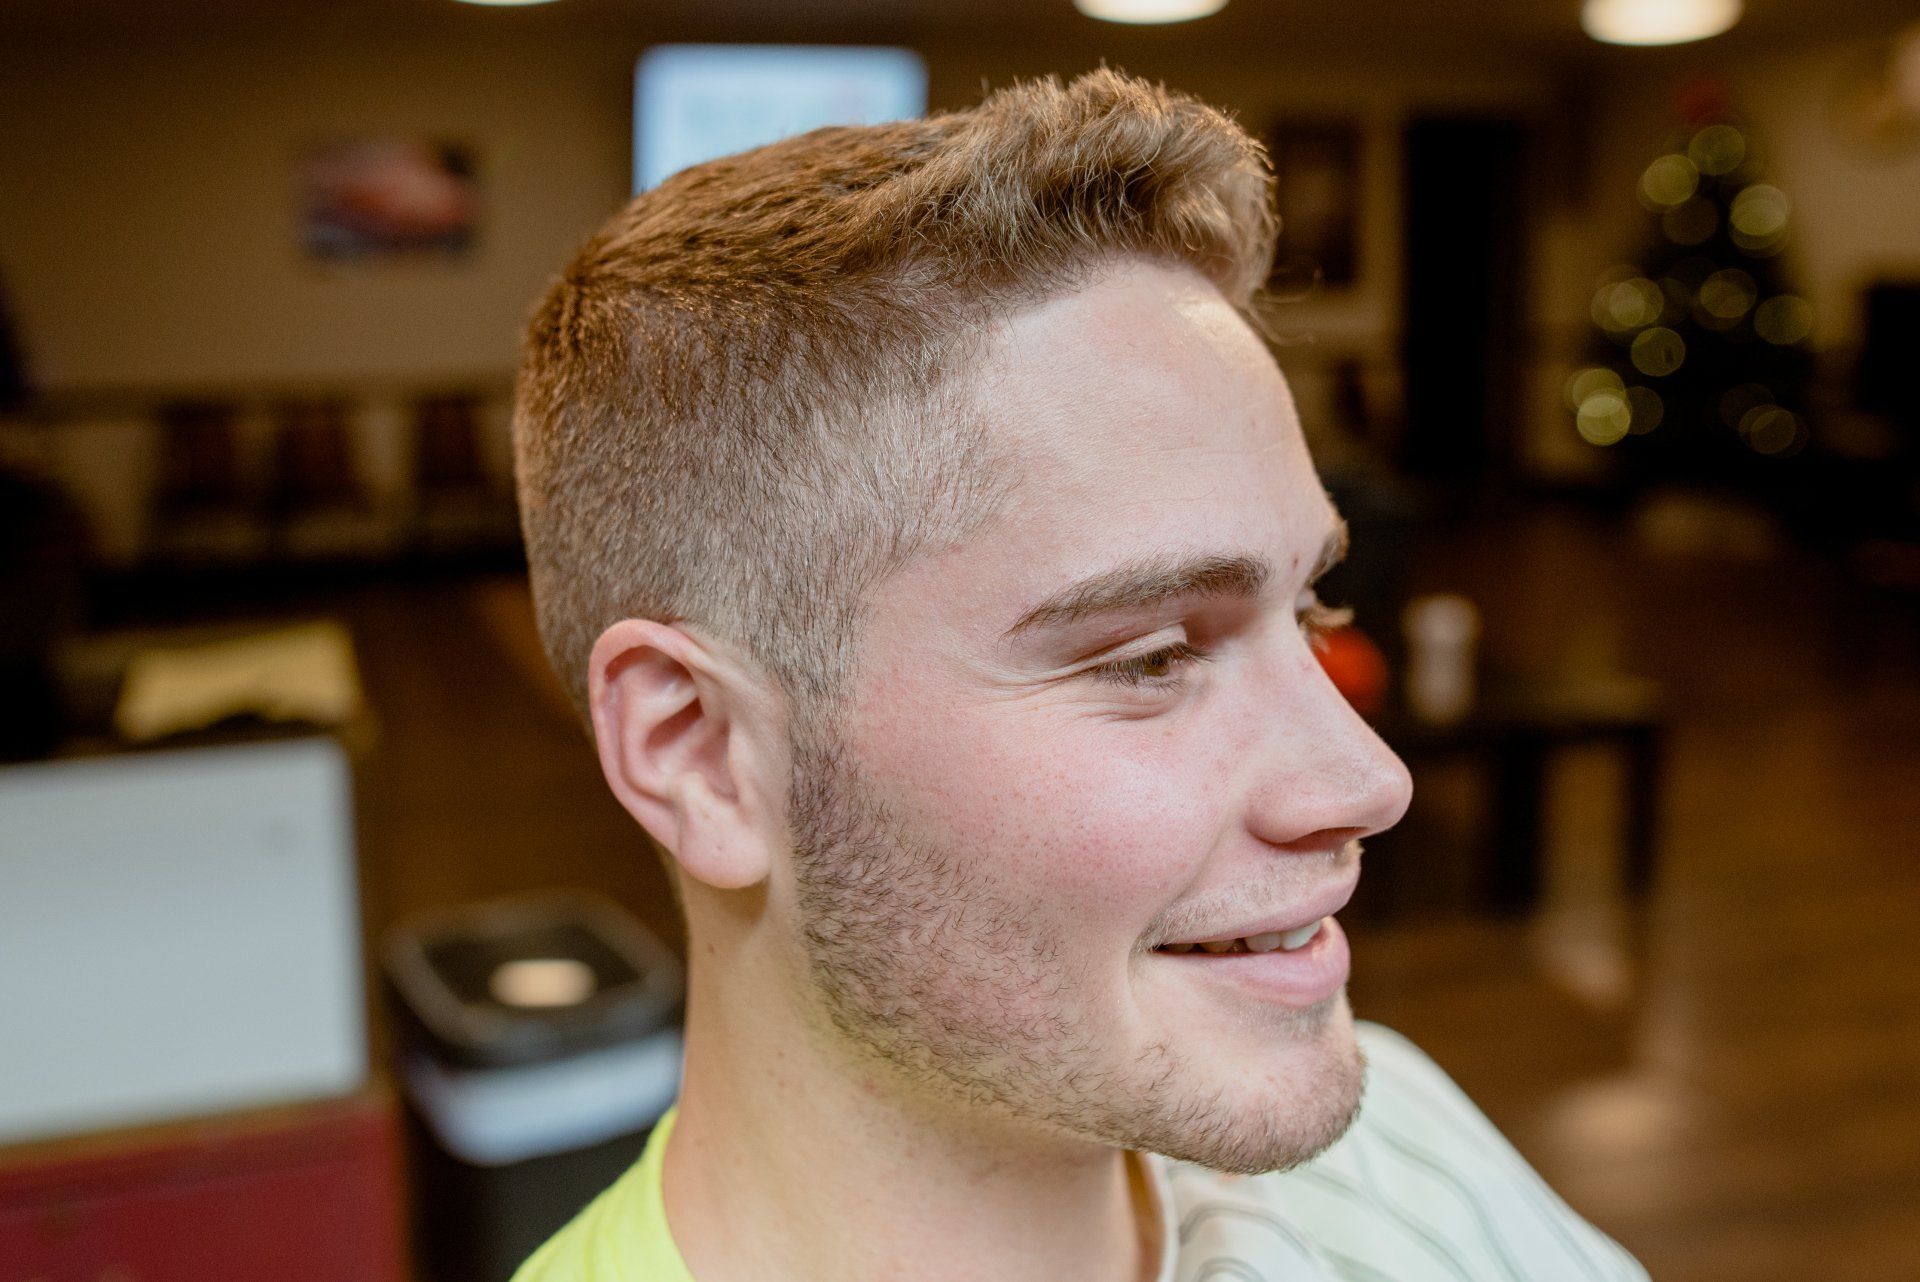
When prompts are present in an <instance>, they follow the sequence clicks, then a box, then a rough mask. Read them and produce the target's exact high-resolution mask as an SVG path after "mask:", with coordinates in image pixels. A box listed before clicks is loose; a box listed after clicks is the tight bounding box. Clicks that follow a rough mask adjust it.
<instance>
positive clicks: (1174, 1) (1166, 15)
mask: <svg viewBox="0 0 1920 1282" xmlns="http://www.w3.org/2000/svg"><path fill="white" fill-rule="evenodd" d="M1073 7H1074V8H1076V9H1078V10H1079V11H1080V12H1081V13H1084V14H1086V15H1087V16H1088V17H1089V18H1098V19H1100V20H1101V21H1102V22H1132V23H1153V22H1191V21H1193V20H1194V19H1195V18H1206V17H1210V16H1212V15H1213V14H1216V13H1219V12H1220V11H1221V10H1222V9H1224V8H1226V7H1227V0H1073Z"/></svg>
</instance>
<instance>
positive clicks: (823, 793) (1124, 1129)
mask: <svg viewBox="0 0 1920 1282" xmlns="http://www.w3.org/2000/svg"><path fill="white" fill-rule="evenodd" d="M793 763H794V765H793V778H792V787H791V792H790V794H789V796H790V826H791V830H792V834H793V842H794V868H795V879H796V886H797V897H798V907H799V912H800V936H801V938H800V944H801V948H802V951H803V953H804V957H805V962H806V968H807V976H808V980H809V983H810V986H811V988H812V990H813V992H814V994H815V996H817V998H818V1003H817V1005H818V1009H819V1010H820V1012H821V1013H822V1014H824V1015H825V1017H826V1021H825V1022H826V1025H827V1026H828V1027H829V1028H830V1030H831V1031H832V1032H833V1033H834V1034H837V1035H838V1037H839V1038H840V1039H841V1041H842V1042H843V1043H844V1044H845V1045H846V1046H847V1047H849V1048H850V1049H852V1050H853V1051H854V1052H855V1053H856V1054H858V1055H861V1056H863V1057H865V1058H868V1059H869V1060H872V1061H877V1062H878V1063H879V1064H880V1065H882V1066H884V1067H885V1068H886V1069H888V1070H890V1071H891V1072H892V1073H893V1074H894V1075H895V1077H896V1078H897V1079H898V1080H899V1081H901V1082H902V1083H903V1084H905V1085H907V1086H909V1087H911V1088H915V1089H917V1090H919V1091H922V1092H926V1093H930V1094H932V1095H934V1096H936V1097H938V1098H942V1099H944V1100H945V1101H947V1102H949V1103H960V1104H963V1105H966V1106H970V1107H973V1108H979V1109H987V1110H991V1111H992V1112H993V1113H995V1114H997V1115H999V1117H1000V1118H1002V1119H1005V1120H1012V1121H1016V1122H1025V1123H1027V1124H1029V1125H1032V1126H1034V1127H1036V1128H1037V1129H1044V1130H1050V1131H1053V1132H1055V1133H1056V1134H1064V1135H1066V1136H1070V1137H1073V1138H1077V1139H1080V1140H1090V1141H1094V1142H1098V1143H1100V1144H1102V1145H1105V1146H1108V1147H1113V1148H1124V1149H1135V1150H1141V1151H1145V1152H1153V1153H1160V1154H1164V1155H1166V1156H1168V1157H1171V1158H1175V1159H1177V1160H1180V1161H1187V1162H1193V1163H1196V1164H1198V1165H1201V1166H1206V1167H1210V1168H1212V1169H1214V1170H1220V1171H1230V1172H1236V1173H1241V1174H1254V1173H1258V1172H1262V1171H1273V1170H1284V1169H1287V1168H1290V1167H1293V1166H1297V1165H1299V1164H1301V1163H1302V1162H1305V1161H1308V1160H1310V1159H1311V1158H1312V1157H1314V1156H1316V1155H1317V1154H1319V1153H1320V1152H1322V1151H1323V1150H1325V1149H1326V1148H1327V1147H1329V1146H1330V1145H1332V1144H1333V1143H1334V1142H1335V1141H1336V1140H1338V1139H1339V1138H1340V1137H1341V1136H1342V1135H1343V1134H1345V1132H1346V1130H1347V1128H1348V1127H1349V1126H1350V1125H1351V1124H1352V1122H1353V1120H1354V1118H1355V1117H1356V1116H1357V1114H1358V1110H1359V1105H1360V1097H1361V1091H1362V1083H1363V1078H1364V1072H1365V1065H1366V1061H1365V1058H1364V1056H1363V1055H1362V1054H1361V1052H1360V1049H1359V1047H1358V1046H1357V1045H1356V1044H1355V1043H1354V1041H1353V1035H1352V1028H1351V1015H1350V1013H1349V1011H1348V1009H1347V1005H1346V996H1345V993H1344V991H1343V992H1341V993H1338V994H1336V995H1335V996H1333V997H1331V998H1329V999H1327V1000H1326V1001H1325V1002H1322V1003H1320V1004H1318V1005H1316V1006H1314V1007H1312V1008H1311V1009H1309V1010H1307V1011H1303V1012H1301V1013H1300V1014H1299V1016H1298V1018H1297V1019H1295V1020H1294V1021H1293V1022H1292V1023H1291V1025H1290V1026H1289V1027H1288V1029H1287V1030H1286V1036H1285V1038H1284V1040H1285V1041H1286V1042H1287V1043H1290V1044H1297V1045H1319V1046H1322V1047H1325V1048H1328V1049H1327V1050H1326V1051H1325V1052H1323V1053H1321V1054H1319V1055H1316V1056H1311V1057H1308V1062H1309V1063H1310V1064H1312V1065H1313V1066H1314V1068H1315V1070H1316V1071H1314V1073H1313V1079H1314V1080H1311V1081H1303V1082H1299V1083H1297V1084H1295V1085H1296V1089H1295V1090H1293V1091H1292V1092H1291V1093H1290V1096H1289V1097H1287V1098H1281V1099H1275V1098H1273V1096H1272V1095H1271V1093H1270V1092H1269V1093H1263V1094H1261V1095H1260V1097H1259V1098H1257V1099H1246V1098H1242V1099H1234V1098H1231V1097H1230V1096H1231V1095H1232V1094H1234V1092H1230V1091H1229V1089H1228V1088H1227V1087H1224V1086H1214V1085H1210V1084H1209V1080H1208V1077H1207V1075H1206V1074H1204V1073H1203V1072H1200V1071H1199V1066H1198V1065H1196V1064H1194V1063H1193V1062H1192V1061H1191V1059H1190V1058H1189V1057H1188V1056H1187V1055H1185V1054H1184V1053H1183V1052H1182V1050H1181V1049H1180V1048H1179V1047H1176V1046H1174V1045H1173V1044H1171V1042H1170V1041H1156V1042H1153V1043H1150V1044H1148V1045H1146V1046H1145V1047H1142V1048H1138V1049H1136V1050H1133V1051H1131V1052H1130V1051H1128V1050H1127V1049H1126V1048H1123V1047H1117V1046H1115V1045H1114V1044H1113V1043H1112V1042H1111V1041H1110V1040H1109V1039H1108V1038H1107V1037H1104V1036H1103V1034H1102V1029H1101V1021H1100V1020H1099V1019H1098V1018H1097V1017H1096V1016H1097V1012H1094V1011H1090V1010H1088V1009H1087V1008H1085V1007H1084V1006H1082V1005H1080V1004H1079V1002H1078V1001H1077V995H1078V994H1079V993H1080V992H1083V991H1085V987H1084V985H1083V983H1082V981H1081V979H1080V977H1079V976H1078V975H1076V973H1075V971H1074V969H1073V967H1072V966H1071V965H1069V964H1068V963H1067V961H1066V960H1065V959H1063V958H1062V957H1061V955H1060V952H1061V950H1060V949H1059V948H1058V947H1057V945H1056V944H1055V943H1054V941H1053V940H1052V939H1051V938H1049V937H1048V936H1046V934H1045V933H1044V932H1039V931H1033V930H1029V929H1025V928H1023V923H1024V922H1025V921H1027V920H1028V919H1029V918H1030V916H1031V914H1030V912H1029V911H1027V910H1026V909H1025V908H1023V907H1022V906H1021V905H1019V904H1017V903H1010V902H1007V901H1006V900H1005V899H1004V897H1001V896H998V895H997V894H996V893H995V892H994V891H993V890H992V888H991V887H989V886H987V885H986V884H984V883H983V881H982V879H981V878H980V877H979V876H978V875H977V874H976V873H975V872H974V871H973V870H971V869H969V868H968V866H967V863H966V859H965V856H964V854H963V853H962V852H960V851H957V850H955V849H953V848H952V847H951V846H950V845H947V844H944V843H943V842H941V841H938V840H930V839H929V838H928V837H927V836H925V835H923V834H917V833H914V832H912V831H910V830H909V828H908V826H907V825H906V824H904V823H902V822H901V821H900V820H899V819H898V818H897V817H896V816H895V815H893V814H891V813H889V811H888V810H887V808H886V807H885V806H884V805H883V804H882V803H881V802H880V800H879V799H878V798H877V797H876V796H875V793H874V789H873V788H872V786H871V785H870V784H869V783H868V782H867V781H866V780H865V779H863V778H862V777H861V776H860V774H859V772H858V770H857V769H856V768H855V767H854V766H853V764H852V763H851V762H850V761H849V760H848V756H847V753H846V752H845V751H844V749H843V748H842V747H841V746H840V744H839V742H838V740H837V738H836V737H834V736H831V735H828V736H820V735H811V736H807V737H806V738H804V739H802V738H801V737H799V736H796V743H795V746H794V753H793ZM1282 1049H1284V1047H1280V1046H1276V1050H1277V1051H1278V1050H1282Z"/></svg>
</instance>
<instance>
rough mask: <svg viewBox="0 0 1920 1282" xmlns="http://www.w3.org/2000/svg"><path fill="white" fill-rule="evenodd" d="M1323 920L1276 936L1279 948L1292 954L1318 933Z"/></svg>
mask: <svg viewBox="0 0 1920 1282" xmlns="http://www.w3.org/2000/svg"><path fill="white" fill-rule="evenodd" d="M1325 920H1326V918H1324V917H1322V918H1321V919H1320V921H1311V922H1308V923H1307V924H1306V925H1304V926H1301V927H1299V928H1297V929H1295V930H1289V931H1286V932H1284V933H1283V934H1281V935H1279V936H1278V939H1279V940H1280V947H1282V948H1284V949H1286V950H1287V951H1288V952H1292V951H1293V950H1294V949H1296V948H1299V947H1301V946H1302V945H1304V944H1305V943H1306V942H1307V941H1308V940H1310V939H1312V938H1313V937H1314V936H1315V935H1317V934H1319V933H1320V924H1321V922H1324V921H1325ZM1249 942H1251V941H1249Z"/></svg>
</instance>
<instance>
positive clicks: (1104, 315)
mask: <svg viewBox="0 0 1920 1282" xmlns="http://www.w3.org/2000/svg"><path fill="white" fill-rule="evenodd" d="M974 389H975V391H974V403H975V405H976V406H977V412H978V413H979V414H980V416H981V417H982V418H983V419H984V420H985V422H986V426H987V430H988V431H989V433H990V434H991V435H992V437H993V439H994V445H995V447H996V448H995V449H993V450H992V451H991V452H992V453H993V454H994V455H995V456H997V457H999V458H1000V459H1002V460H1003V464H1002V465H1003V466H1005V467H1006V468H1008V469H1009V471H1010V473H1011V475H1010V477H1009V478H1008V480H1009V482H1010V486H1009V490H1008V492H1007V494H1006V498H1005V501H1004V502H1003V503H1002V504H1001V505H1000V507H999V510H998V513H997V514H996V516H995V517H994V518H993V519H992V520H990V521H988V522H987V523H985V524H984V525H983V526H981V527H979V528H977V529H975V530H974V531H972V532H971V533H969V534H968V535H967V537H966V538H965V539H964V540H962V541H961V542H959V543H957V544H955V545H953V546H951V547H948V548H946V549H943V550H941V551H938V552H936V553H934V554H932V555H930V556H927V557H925V558H922V559H921V560H919V561H917V562H915V563H912V564H910V565H908V566H907V567H905V568H904V569H902V570H901V571H900V572H899V573H897V574H896V575H895V576H893V578H892V579H890V580H889V581H888V582H887V583H886V584H884V585H882V586H881V588H880V589H879V590H878V591H877V592H876V593H875V600H874V603H873V604H874V606H875V610H874V614H873V616H872V623H873V625H874V626H875V628H876V630H877V632H878V633H879V634H882V635H884V634H885V633H888V632H894V633H896V634H897V633H900V632H915V631H922V630H930V629H940V628H945V627H952V626H973V627H978V628H980V629H988V628H991V629H993V630H994V632H995V634H996V635H997V633H998V630H999V629H1004V628H1005V627H1007V626H1009V625H1010V624H1012V623H1013V622H1014V621H1016V620H1017V619H1018V618H1019V617H1020V615H1021V613H1023V612H1024V610H1025V609H1026V608H1028V607H1030V606H1031V605H1032V604H1033V603H1034V602H1035V601H1037V600H1039V599H1040V598H1042V597H1045V596H1046V595H1048V594H1049V593H1052V592H1056V591H1058V590H1059V589H1060V588H1061V587H1062V586H1063V585H1066V584H1068V583H1071V582H1073V581H1075V580H1077V579H1080V578H1083V577H1086V576H1088V575H1092V574H1097V573H1100V572H1102V571H1104V570H1107V569H1110V568H1111V567H1113V566H1116V565H1119V564H1122V563H1125V562H1129V561H1138V560H1139V559H1141V558H1143V557H1187V556H1192V555H1223V554H1224V555H1232V554H1246V555H1256V556H1262V557H1265V558H1267V559H1268V560H1270V561H1271V562H1272V563H1273V566H1274V568H1275V570H1276V572H1277V573H1278V576H1279V578H1280V579H1281V580H1286V579H1288V578H1289V577H1290V573H1291V572H1292V571H1293V570H1294V568H1295V567H1296V566H1298V569H1299V572H1300V573H1304V572H1305V570H1306V569H1307V568H1310V567H1311V564H1312V562H1313V560H1314V558H1315V556H1316V554H1317V553H1318V552H1319V550H1320V545H1321V541H1322V539H1323V538H1324V536H1325V535H1326V533H1327V529H1328V526H1329V524H1330V522H1331V520H1332V514H1331V509H1330V506H1329V504H1328V502H1327V499H1326V496H1325V493H1324V492H1323V491H1322V489H1321V488H1320V484H1319V481H1318V478H1317V477H1316V476H1315V475H1314V471H1313V466H1312V463H1311V461H1310V460H1309V458H1308V456H1307V451H1306V446H1305V443H1304V441H1303V440H1302V438H1301V434H1300V425H1299V420H1298V418H1297V416H1296V413H1295V411H1294V406H1293V400H1292V397H1291V396H1290V395H1289V394H1288V392H1287V388H1286V383H1285V381H1284V380H1283V379H1282V378H1281V376H1280V372H1279V370H1278V368H1277V367H1276V366H1275V365H1274V363H1273V360H1272V358H1271V356H1270V355H1269V354H1268V353H1267V350H1266V348H1265V345H1264V344H1263V343H1262V342H1261V341H1260V339H1259V338H1258V337H1257V336H1256V335H1255V334H1254V333H1253V332H1252V331H1251V330H1250V329H1249V328H1248V327H1247V325H1246V323H1245V322H1244V321H1242V320H1241V319H1240V317H1239V316H1238V315H1237V314H1236V313H1235V312H1234V310H1233V308H1232V307H1231V306H1229V305H1228V304H1227V302H1226V301H1225V300H1224V299H1223V298H1222V297H1221V296H1220V294H1219V293H1218V292H1217V291H1216V290H1215V289H1214V288H1213V286H1212V285H1210V284H1209V283H1208V282H1206V281H1205V280H1204V279H1202V278H1201V277H1199V276H1198V275H1196V274H1193V273H1191V272H1189V271H1185V270H1179V269H1173V268H1166V267H1160V266H1157V265H1152V264H1147V263H1131V264H1127V265H1124V266H1121V267H1117V268H1115V269H1114V270H1113V271H1112V272H1111V273H1110V274H1108V275H1107V276H1105V277H1103V278H1101V279H1100V280H1098V281H1096V282H1095V283H1094V284H1092V285H1090V286H1088V287H1087V288H1085V289H1082V290H1080V291H1078V292H1076V293H1073V294H1070V295H1067V296H1064V297H1060V298H1056V299H1053V300H1050V301H1048V302H1045V303H1043V304H1041V305H1039V306H1037V307H1034V308H1032V309H1030V310H1027V311H1025V312H1022V313H1020V314H1019V315H1017V316H1015V317H1013V318H1011V319H1010V320H1008V321H1005V322H1003V323H1002V324H1001V325H1000V326H999V328H998V329H997V330H996V331H995V332H994V333H993V335H992V336H991V338H990V340H989V341H988V342H987V343H986V344H985V350H984V351H983V352H982V353H981V359H980V361H979V364H978V366H977V368H976V371H975V374H974ZM1009 612H1010V613H1009Z"/></svg>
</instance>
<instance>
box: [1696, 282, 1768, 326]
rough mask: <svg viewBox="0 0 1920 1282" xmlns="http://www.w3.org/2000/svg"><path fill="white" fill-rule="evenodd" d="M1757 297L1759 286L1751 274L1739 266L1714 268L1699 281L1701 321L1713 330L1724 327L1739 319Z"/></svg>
mask: <svg viewBox="0 0 1920 1282" xmlns="http://www.w3.org/2000/svg"><path fill="white" fill-rule="evenodd" d="M1759 296H1760V287H1759V286H1758V285H1756V284H1754V280H1753V277H1752V276H1749V275H1748V274H1747V273H1746V272H1743V271H1741V270H1740V269H1739V268H1738V267H1728V268H1726V269H1724V270H1722V271H1717V272H1715V273H1714V274H1713V275H1711V276H1709V277H1707V278H1706V280H1704V281H1702V282H1701V284H1700V295H1699V303H1700V313H1701V315H1700V322H1701V323H1702V324H1703V325H1706V326H1708V327H1709V328H1712V329H1725V328H1727V327H1728V326H1731V325H1733V324H1735V323H1737V322H1738V321H1739V319H1740V318H1741V317H1742V316H1745V315H1746V314H1747V312H1748V310H1749V309H1751V308H1752V307H1753V303H1754V300H1755V299H1756V298H1758V297H1759Z"/></svg>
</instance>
